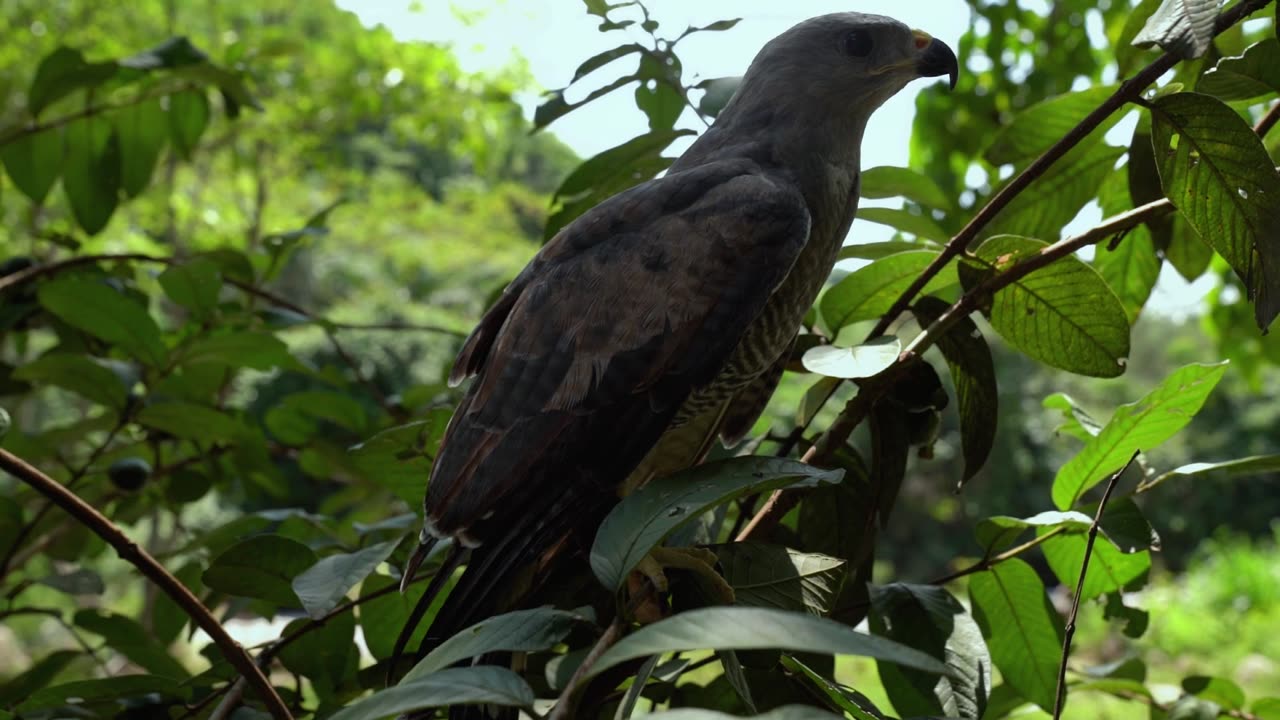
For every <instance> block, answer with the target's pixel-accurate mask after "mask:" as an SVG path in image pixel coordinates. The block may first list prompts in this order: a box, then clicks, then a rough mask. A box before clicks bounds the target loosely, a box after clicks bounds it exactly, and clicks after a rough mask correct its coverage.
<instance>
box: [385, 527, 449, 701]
mask: <svg viewBox="0 0 1280 720" xmlns="http://www.w3.org/2000/svg"><path fill="white" fill-rule="evenodd" d="M434 544H435V543H434V542H430V543H427V542H424V543H421V544H419V545H418V549H417V550H415V551H414V554H413V556H412V557H411V558H410V559H409V563H408V564H407V565H406V567H405V573H404V577H403V578H401V579H400V589H401V592H403V591H404V588H405V587H406V586H407V583H408V582H409V581H408V578H412V577H413V572H414V571H416V570H417V568H418V566H419V565H420V564H421V563H422V560H423V559H424V558H426V556H427V555H428V554H429V553H430V552H431V546H433V545H434ZM424 548H425V550H424ZM465 555H466V548H464V547H463V546H462V545H461V544H460V543H454V545H453V546H452V547H450V548H449V554H448V555H447V556H446V557H445V559H444V563H443V564H442V565H441V566H440V569H439V570H437V571H436V574H435V575H434V576H432V578H431V582H430V583H429V584H428V585H427V589H426V591H424V592H423V593H422V597H420V598H418V602H417V603H416V604H415V605H414V606H413V612H411V613H410V614H409V619H408V620H407V621H406V622H405V624H404V628H403V629H402V630H401V631H400V636H399V637H397V638H396V644H395V648H394V649H393V650H392V651H391V662H390V663H388V665H387V684H388V685H389V684H391V683H392V682H393V681H394V679H395V675H396V668H397V667H399V665H400V658H401V656H402V655H403V654H404V649H405V646H406V645H408V644H409V638H411V637H413V631H414V630H415V629H416V628H417V627H418V623H420V622H422V616H423V615H424V614H426V612H427V609H428V608H430V607H431V603H432V602H434V601H435V599H436V596H437V595H439V594H440V591H441V590H443V589H444V586H445V584H446V583H447V582H449V578H450V577H452V576H453V571H454V570H457V569H458V566H459V565H461V564H462V560H463V558H464V556H465Z"/></svg>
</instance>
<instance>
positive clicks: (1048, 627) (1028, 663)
mask: <svg viewBox="0 0 1280 720" xmlns="http://www.w3.org/2000/svg"><path fill="white" fill-rule="evenodd" d="M969 597H970V599H971V601H972V605H973V615H974V619H975V620H977V621H978V625H979V626H980V627H981V628H982V635H983V637H985V638H986V639H987V647H988V649H989V650H990V651H991V659H992V661H993V662H994V663H995V666H996V667H997V668H999V669H1000V674H1001V675H1002V676H1003V677H1004V681H1005V682H1006V683H1008V684H1009V685H1011V686H1013V687H1014V688H1016V689H1017V690H1018V692H1019V693H1021V694H1022V696H1023V697H1025V698H1026V699H1028V700H1030V701H1031V702H1034V703H1035V704H1037V705H1039V706H1040V707H1041V708H1046V709H1051V708H1052V707H1053V699H1054V694H1055V692H1056V691H1057V683H1058V659H1059V657H1060V654H1061V651H1062V618H1061V617H1059V615H1058V613H1057V612H1056V611H1055V610H1054V609H1053V606H1052V605H1050V604H1049V598H1048V596H1046V595H1045V589H1044V583H1042V582H1040V578H1039V577H1038V576H1037V575H1036V571H1035V570H1032V569H1031V566H1030V565H1028V564H1026V563H1025V562H1023V561H1021V560H1018V559H1016V558H1015V559H1012V560H1006V561H1004V562H1002V563H1000V564H998V565H996V566H995V567H993V568H991V569H990V570H987V571H984V572H980V573H978V574H976V575H974V576H973V577H972V578H971V579H970V581H969Z"/></svg>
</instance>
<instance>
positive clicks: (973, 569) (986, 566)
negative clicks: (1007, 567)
mask: <svg viewBox="0 0 1280 720" xmlns="http://www.w3.org/2000/svg"><path fill="white" fill-rule="evenodd" d="M1066 531H1067V527H1066V526H1065V525H1064V526H1061V527H1056V528H1054V529H1052V530H1050V531H1049V532H1047V533H1045V534H1043V535H1037V536H1035V537H1033V538H1031V539H1030V540H1028V541H1026V542H1024V543H1022V544H1021V545H1017V546H1014V547H1011V548H1009V549H1008V550H1005V551H1004V552H1001V553H998V554H996V555H992V556H990V557H984V558H983V559H981V560H979V561H978V562H976V563H974V564H972V565H970V566H968V567H965V568H961V569H959V570H957V571H955V572H953V573H951V574H949V575H943V576H942V577H940V578H938V579H936V580H930V581H929V584H930V585H946V584H947V583H949V582H953V581H955V580H959V579H960V578H962V577H965V576H966V575H972V574H974V573H978V572H982V571H983V570H990V569H991V568H993V567H995V566H996V565H999V564H1000V563H1002V562H1004V561H1005V560H1012V559H1013V558H1016V557H1018V556H1019V555H1021V554H1022V553H1024V552H1026V551H1028V550H1030V549H1031V548H1034V547H1037V546H1039V545H1040V544H1041V543H1043V542H1045V541H1046V540H1049V539H1050V538H1055V537H1058V536H1059V535H1061V534H1063V533H1065V532H1066Z"/></svg>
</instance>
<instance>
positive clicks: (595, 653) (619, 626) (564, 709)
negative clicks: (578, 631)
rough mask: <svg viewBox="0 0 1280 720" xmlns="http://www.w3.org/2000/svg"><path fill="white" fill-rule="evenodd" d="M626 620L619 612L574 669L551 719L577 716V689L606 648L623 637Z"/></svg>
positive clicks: (557, 700)
mask: <svg viewBox="0 0 1280 720" xmlns="http://www.w3.org/2000/svg"><path fill="white" fill-rule="evenodd" d="M625 624H626V622H625V620H623V617H622V614H619V615H618V616H616V617H615V618H614V619H613V622H611V623H609V627H608V628H606V629H605V631H604V634H602V635H601V636H600V639H599V640H597V641H596V644H595V645H594V646H593V647H592V648H591V651H590V652H588V653H587V656H586V657H585V658H583V660H582V664H581V665H579V666H578V669H577V670H574V671H573V675H572V676H571V677H570V678H569V682H567V683H565V684H564V690H562V691H561V692H560V697H559V698H557V699H556V704H555V707H554V708H552V710H551V716H550V718H549V720H568V719H569V718H572V717H576V714H575V712H574V710H575V709H576V708H575V705H576V704H577V692H576V691H577V689H578V685H579V684H580V683H581V682H582V679H583V678H585V677H586V676H587V673H589V672H591V668H593V667H595V664H596V661H597V660H599V659H600V656H601V655H603V654H604V652H605V651H606V650H608V649H609V648H611V647H613V645H614V644H615V643H617V642H618V640H621V639H622V631H623V629H624V626H625Z"/></svg>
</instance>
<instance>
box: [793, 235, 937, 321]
mask: <svg viewBox="0 0 1280 720" xmlns="http://www.w3.org/2000/svg"><path fill="white" fill-rule="evenodd" d="M936 257H938V252H937V251H936V250H912V251H910V252H901V253H895V254H893V255H889V256H886V257H883V258H881V259H879V260H876V261H875V262H873V263H871V264H870V265H867V266H866V267H862V268H859V269H857V270H855V271H853V272H852V273H849V275H848V276H847V277H845V278H844V279H843V280H841V281H840V282H839V283H836V285H835V287H833V288H831V289H830V290H827V292H826V293H825V294H823V296H822V300H821V301H820V302H819V303H818V307H819V309H820V310H821V311H822V319H823V320H824V321H825V322H826V323H827V327H829V328H831V330H832V331H833V332H834V331H838V330H839V329H840V328H843V327H844V326H846V325H850V324H852V323H855V322H859V321H862V320H874V319H876V318H878V317H880V316H881V315H883V314H884V313H886V312H888V311H889V308H891V307H893V302H894V301H895V300H897V299H898V296H900V295H902V293H903V292H905V291H906V289H907V288H908V287H910V286H911V283H912V282H913V281H914V280H915V279H916V278H917V277H919V276H920V273H922V272H924V269H925V268H926V267H928V266H929V264H930V263H932V262H933V260H934V259H935V258H936ZM955 283H956V274H955V270H954V269H952V267H950V266H949V267H947V268H944V269H943V271H942V272H940V273H938V275H937V276H936V277H934V279H933V280H931V281H930V282H929V284H928V285H926V286H925V288H924V290H923V291H922V292H924V293H930V292H936V291H938V290H941V289H942V288H945V287H950V286H951V285H954V284H955Z"/></svg>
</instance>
